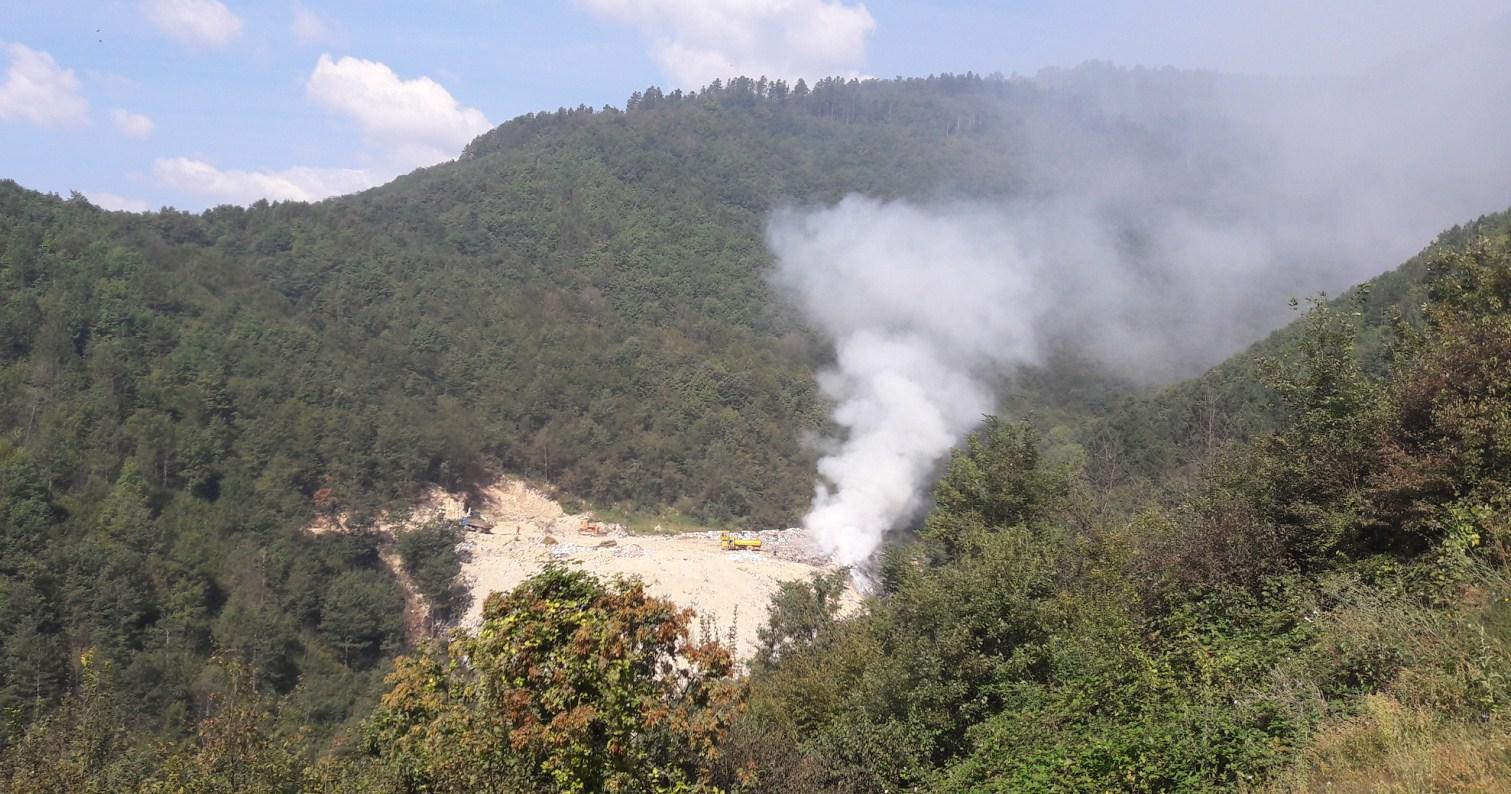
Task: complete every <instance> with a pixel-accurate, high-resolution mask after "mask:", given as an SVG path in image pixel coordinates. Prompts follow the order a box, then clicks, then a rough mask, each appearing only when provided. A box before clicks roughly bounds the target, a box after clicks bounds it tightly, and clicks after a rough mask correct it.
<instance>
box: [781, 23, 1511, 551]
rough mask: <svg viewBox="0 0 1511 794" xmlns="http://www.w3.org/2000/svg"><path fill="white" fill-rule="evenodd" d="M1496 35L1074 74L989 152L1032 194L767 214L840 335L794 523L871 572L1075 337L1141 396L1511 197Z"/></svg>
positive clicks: (788, 274)
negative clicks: (969, 445) (1349, 59)
mask: <svg viewBox="0 0 1511 794" xmlns="http://www.w3.org/2000/svg"><path fill="white" fill-rule="evenodd" d="M1497 39H1498V37H1497V36H1495V35H1493V31H1487V32H1485V33H1484V34H1483V35H1475V36H1469V37H1466V38H1460V39H1457V40H1455V41H1454V42H1452V44H1451V46H1448V45H1445V46H1443V47H1440V48H1438V49H1436V50H1433V51H1431V52H1423V53H1419V54H1418V55H1417V56H1414V57H1412V58H1409V59H1403V60H1399V61H1395V62H1391V63H1389V64H1386V65H1385V66H1382V67H1380V68H1378V69H1376V70H1374V71H1371V72H1369V73H1366V74H1364V75H1362V76H1359V77H1351V78H1336V79H1310V80H1301V79H1273V78H1245V77H1235V76H1226V75H1219V74H1213V73H1198V72H1179V73H1178V72H1172V71H1169V70H1163V71H1148V70H1121V69H1117V68H1114V67H1110V66H1102V65H1095V64H1093V65H1087V66H1083V67H1080V68H1077V69H1073V70H1047V71H1045V72H1042V73H1040V74H1039V75H1038V76H1037V77H1036V78H1035V79H1034V80H1033V81H1031V82H1032V83H1033V84H1034V85H1036V86H1038V87H1041V88H1042V89H1043V90H1045V91H1047V92H1050V93H1051V95H1053V96H1054V97H1055V101H1052V102H1049V103H1045V104H1043V105H1041V106H1038V107H1039V109H1038V110H1036V111H1031V112H1028V113H1026V114H1023V115H1020V116H1017V117H1014V118H1012V120H1011V122H1010V123H1009V124H1008V125H1007V126H1006V128H1005V129H1004V130H1002V131H1001V132H1000V136H1001V141H1000V145H1001V146H1002V147H1004V148H1009V149H1010V150H1011V151H1012V152H1013V153H1014V154H1015V156H1016V157H1017V158H1018V159H1019V160H1021V162H1022V165H1023V168H1024V171H1023V180H1022V184H1021V187H1020V188H1019V189H1018V190H1017V191H1015V192H1014V193H1012V194H1010V195H1006V196H1003V197H1001V198H993V199H985V200H983V199H980V198H975V199H970V200H962V199H958V198H952V197H949V196H942V197H940V198H938V199H934V200H926V201H882V200H877V199H874V198H870V197H866V196H851V197H849V198H846V199H845V200H843V201H841V202H839V203H837V204H835V205H833V206H821V207H799V208H789V209H786V210H783V211H780V212H778V213H776V214H775V215H774V216H773V218H772V221H771V223H770V226H769V229H768V243H769V245H770V246H771V248H772V251H773V253H774V254H775V256H776V259H777V262H778V265H777V271H776V274H775V277H774V280H775V281H776V283H777V284H779V285H780V286H781V287H783V288H785V289H786V290H787V291H788V292H789V294H791V295H792V296H793V297H794V298H795V300H796V301H797V302H798V304H799V305H800V306H801V307H802V308H803V310H804V311H805V313H806V315H807V316H808V318H809V319H810V321H811V322H812V323H813V325H814V326H815V327H817V328H818V329H819V330H821V331H822V332H823V333H824V334H825V335H826V336H827V337H828V338H829V339H830V340H831V341H832V342H833V343H834V346H835V351H836V362H835V364H834V366H833V367H831V368H830V369H828V370H827V371H826V372H825V373H824V374H823V376H822V378H821V381H820V383H821V387H822V389H823V391H824V393H825V395H826V396H827V397H828V398H829V399H831V400H832V401H833V402H834V404H835V409H834V413H833V419H834V421H835V422H836V423H837V424H838V425H839V426H840V427H841V428H843V429H844V435H843V437H842V438H841V439H838V440H836V442H835V444H834V446H833V447H832V448H831V449H829V451H828V454H826V455H825V457H824V458H823V459H822V460H821V461H820V464H819V474H820V483H819V485H818V489H817V495H816V497H815V501H814V506H813V510H812V512H811V513H810V514H809V516H808V519H807V522H808V524H809V525H810V526H811V527H812V528H814V529H816V530H818V531H819V532H820V533H821V535H822V537H824V538H826V539H827V542H828V544H829V546H830V547H831V548H832V549H833V550H834V551H835V552H836V554H837V556H838V558H839V559H840V560H842V561H844V562H846V563H849V564H859V563H862V562H864V561H865V560H866V559H868V558H869V556H870V555H871V553H872V552H874V551H875V549H876V548H877V547H878V546H879V544H880V542H881V539H882V538H883V536H884V535H885V534H886V533H887V532H888V531H890V530H893V529H896V528H897V527H899V526H901V525H903V524H905V523H906V522H907V521H908V520H909V519H911V518H913V517H914V516H915V515H916V514H917V513H918V511H919V510H920V509H921V508H922V507H923V506H924V504H925V491H926V488H927V484H928V483H929V481H930V479H931V477H932V475H933V473H934V472H935V471H936V468H937V466H938V464H939V462H940V461H941V460H942V459H943V457H944V456H945V455H946V454H947V453H948V451H949V450H950V449H951V448H952V447H953V446H954V445H955V444H956V443H958V441H959V440H960V439H961V438H962V437H963V436H964V434H965V433H966V432H968V431H969V430H970V429H971V428H972V427H974V426H975V425H976V423H977V422H979V421H980V419H981V417H982V415H983V414H985V413H989V412H991V411H992V410H993V408H994V400H993V395H992V388H993V384H994V382H995V381H996V380H997V379H999V378H1000V377H1002V376H1011V375H1012V373H1013V372H1014V371H1015V370H1017V369H1018V368H1021V367H1024V366H1032V365H1035V364H1038V363H1040V362H1041V361H1042V359H1043V356H1044V355H1045V354H1046V352H1048V351H1051V350H1056V349H1069V350H1071V351H1073V352H1075V353H1078V354H1082V355H1085V356H1088V357H1090V358H1091V359H1093V360H1095V361H1097V362H1099V363H1100V364H1101V365H1104V366H1105V367H1106V368H1107V369H1108V370H1109V371H1110V372H1112V373H1114V374H1116V375H1119V376H1123V377H1126V378H1129V379H1131V380H1133V381H1135V382H1140V383H1144V384H1153V383H1160V382H1166V381H1169V380H1172V379H1174V378H1177V377H1183V376H1189V375H1191V374H1194V373H1196V372H1199V371H1200V370H1202V369H1203V368H1205V367H1208V366H1211V365H1212V364H1214V363H1215V362H1217V361H1219V360H1220V359H1222V358H1223V357H1225V356H1227V355H1230V354H1232V353H1233V352H1235V351H1236V350H1238V349H1240V348H1241V347H1242V346H1243V345H1245V344H1247V343H1248V342H1250V341H1252V340H1253V339H1255V338H1257V337H1259V336H1262V335H1263V334H1264V333H1265V332H1266V331H1268V330H1270V329H1273V328H1275V327H1276V326H1278V325H1279V324H1280V323H1281V322H1283V321H1284V320H1285V318H1286V317H1287V314H1288V310H1287V298H1289V297H1304V296H1308V295H1313V294H1317V293H1319V292H1336V291H1338V290H1341V289H1343V288H1344V287H1346V286H1348V285H1350V284H1353V283H1356V282H1358V281H1360V280H1363V279H1365V278H1367V277H1369V276H1370V275H1372V274H1374V273H1377V272H1379V270H1380V269H1381V268H1382V267H1384V266H1385V265H1386V264H1388V263H1390V262H1395V261H1399V260H1401V259H1404V258H1405V257H1407V256H1409V255H1411V254H1412V253H1413V252H1415V251H1416V250H1418V249H1420V248H1421V247H1422V246H1423V245H1424V244H1425V243H1426V242H1427V241H1428V240H1430V239H1431V237H1432V235H1433V234H1434V233H1435V231H1436V230H1438V229H1440V228H1442V227H1443V226H1445V225H1448V224H1451V223H1452V222H1454V221H1455V220H1456V219H1461V218H1465V217H1473V216H1475V215H1477V214H1481V213H1484V212H1487V211H1491V210H1493V209H1496V208H1498V207H1501V206H1503V205H1505V204H1506V202H1507V200H1508V194H1507V192H1506V190H1505V186H1506V185H1508V184H1511V149H1508V148H1507V147H1506V146H1504V145H1503V142H1502V139H1503V137H1504V135H1505V132H1506V130H1508V129H1511V106H1508V105H1507V104H1506V103H1505V102H1504V101H1503V97H1505V96H1507V94H1508V89H1511V79H1508V75H1511V69H1508V66H1511V63H1508V60H1511V59H1508V57H1507V55H1506V54H1505V51H1504V49H1503V48H1502V47H1501V46H1499V44H1498V41H1497Z"/></svg>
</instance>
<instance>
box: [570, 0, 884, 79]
mask: <svg viewBox="0 0 1511 794" xmlns="http://www.w3.org/2000/svg"><path fill="white" fill-rule="evenodd" d="M579 2H581V3H582V4H583V5H585V6H587V7H588V8H589V9H590V10H592V11H593V12H595V13H597V14H599V15H601V16H604V17H608V18H610V19H615V20H618V21H620V22H624V23H627V24H630V25H633V26H634V27H636V28H638V29H639V30H641V31H642V32H643V33H645V34H646V35H649V36H651V37H652V38H653V43H652V45H651V55H652V57H654V58H655V60H656V63H657V65H659V66H660V67H661V69H662V71H664V72H666V74H667V76H668V77H670V78H671V79H672V80H674V81H676V82H677V83H678V84H679V85H683V86H688V87H697V86H701V85H705V84H707V83H709V82H711V81H712V80H714V79H715V78H721V79H722V78H728V77H734V76H739V75H744V76H748V77H759V76H762V75H764V76H766V77H772V78H777V77H782V78H789V79H790V78H797V77H807V78H809V79H812V78H816V77H827V76H831V75H846V76H848V75H855V74H857V73H858V72H857V70H858V69H859V68H860V67H861V65H862V64H863V62H864V61H865V57H866V36H867V35H869V34H870V33H871V31H872V30H873V29H875V27H876V20H874V19H872V18H871V12H870V11H868V10H866V6H865V4H864V3H853V4H852V3H850V2H848V1H847V0H579Z"/></svg>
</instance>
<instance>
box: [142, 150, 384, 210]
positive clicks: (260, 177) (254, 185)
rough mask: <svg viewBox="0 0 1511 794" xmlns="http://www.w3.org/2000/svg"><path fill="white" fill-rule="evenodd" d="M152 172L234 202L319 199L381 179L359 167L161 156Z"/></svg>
mask: <svg viewBox="0 0 1511 794" xmlns="http://www.w3.org/2000/svg"><path fill="white" fill-rule="evenodd" d="M152 174H153V176H155V177H156V178H157V180H158V181H159V182H161V183H163V184H165V185H167V186H169V187H172V188H175V189H178V190H182V191H184V192H187V193H193V194H195V195H198V196H205V197H207V198H211V199H215V200H218V201H224V202H227V203H231V204H250V203H252V202H254V201H256V200H258V199H262V198H265V199H268V200H271V201H318V200H320V199H323V198H327V197H329V196H337V195H340V194H342V193H352V192H355V191H358V190H363V189H365V188H369V187H372V186H373V185H375V184H377V183H378V182H379V181H380V180H379V179H378V178H377V177H376V176H375V175H374V174H373V173H371V172H370V171H366V170H362V169H356V168H310V167H306V166H295V167H293V168H285V169H282V170H279V171H266V170H260V171H238V170H234V169H231V170H221V169H219V168H216V167H215V166H213V165H211V164H209V163H207V162H204V161H203V160H195V159H192V158H188V157H167V158H160V159H158V160H157V161H156V162H154V163H153V164H152Z"/></svg>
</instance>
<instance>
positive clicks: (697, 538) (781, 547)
mask: <svg viewBox="0 0 1511 794" xmlns="http://www.w3.org/2000/svg"><path fill="white" fill-rule="evenodd" d="M469 509H470V510H473V511H476V512H477V513H478V514H479V515H481V517H482V518H484V519H485V520H486V521H487V522H488V523H491V524H492V525H493V528H492V531H491V532H486V533H485V532H467V533H466V537H465V539H464V540H463V542H462V543H461V544H460V546H459V550H460V551H462V552H463V554H462V559H463V563H462V577H463V579H464V580H465V582H466V584H467V586H468V589H469V590H470V591H471V593H472V605H471V607H470V609H469V610H468V612H467V614H466V615H465V616H464V617H463V618H462V620H461V625H462V626H463V627H464V628H467V629H473V628H476V626H477V625H478V624H479V623H480V622H481V620H482V608H483V600H484V599H485V598H487V596H488V594H490V593H493V592H497V591H504V590H510V589H512V588H514V587H515V586H516V585H518V584H519V583H520V582H522V581H524V580H525V579H526V578H528V577H529V576H531V575H532V574H534V573H536V572H538V571H539V570H540V569H541V568H542V567H543V566H545V565H546V564H547V563H550V562H559V563H562V564H565V565H570V566H580V567H581V568H582V569H583V570H586V571H589V572H591V573H594V574H597V575H599V576H604V577H613V576H638V577H639V578H640V579H641V580H642V581H644V582H645V585H646V589H648V590H649V591H650V592H651V593H652V594H654V595H658V596H661V597H663V598H667V599H670V600H671V601H673V602H674V603H676V604H678V605H680V606H684V607H690V608H692V609H693V610H694V611H695V612H697V613H698V616H699V618H700V619H701V620H704V621H708V622H709V623H711V626H710V628H711V629H712V630H713V632H714V634H715V636H716V637H717V638H719V639H720V640H721V641H722V640H726V639H727V637H728V634H729V632H730V630H731V628H732V629H733V631H734V636H735V653H736V655H737V656H738V657H739V658H741V659H748V658H749V657H750V655H751V654H752V653H753V652H754V650H755V647H756V629H757V628H758V627H760V626H762V625H764V624H765V622H766V613H767V608H768V606H769V604H770V601H771V596H772V595H773V594H774V593H776V591H777V588H778V586H780V585H781V583H782V582H787V581H793V580H798V579H806V578H808V577H809V576H811V575H812V574H813V573H815V572H817V571H821V570H832V566H830V565H828V564H827V562H825V561H824V559H823V558H822V556H821V555H820V554H819V553H818V550H817V548H816V546H815V545H814V543H813V541H812V539H811V538H810V537H809V536H808V534H807V533H806V532H805V531H804V530H801V529H786V530H768V531H764V532H760V533H758V534H757V535H754V536H756V537H760V538H761V541H762V549H761V550H760V551H724V550H722V549H720V547H719V533H718V532H717V531H708V532H689V533H683V534H676V535H629V534H628V533H627V532H625V530H624V529H623V528H622V527H618V526H615V525H608V526H605V527H604V529H603V534H584V533H583V532H581V531H580V530H581V527H582V523H583V521H584V520H585V519H588V518H590V516H589V515H587V514H579V515H568V514H567V513H566V511H564V510H563V509H562V507H561V505H560V504H559V503H558V502H556V501H555V500H553V499H551V498H550V497H549V496H547V495H546V494H544V493H542V492H540V491H538V490H536V489H534V488H532V487H530V486H529V485H528V484H526V483H524V482H521V481H519V480H510V479H500V480H498V481H497V482H495V483H494V484H492V485H490V486H488V487H486V488H483V489H481V490H480V491H479V492H477V493H475V494H473V495H471V496H464V495H461V494H451V493H447V492H445V491H443V490H441V489H440V488H434V487H432V488H430V489H428V490H427V491H426V492H425V493H424V494H423V495H422V497H421V498H420V499H419V500H417V501H416V503H415V505H414V508H413V509H412V511H411V514H410V515H409V516H407V517H405V518H404V519H403V520H394V521H386V522H382V523H380V525H379V527H378V531H379V532H380V533H381V534H382V535H384V536H386V537H389V538H391V537H392V535H393V534H394V533H396V532H403V531H404V530H406V529H408V528H410V527H414V526H419V525H420V524H421V523H423V522H425V521H428V520H430V519H431V518H434V517H435V516H438V515H439V516H441V517H443V518H446V519H448V520H457V519H459V518H461V517H462V516H464V515H466V513H467V511H468V510H469ZM342 530H344V525H343V524H342V523H341V521H340V520H339V519H319V520H317V521H316V522H314V523H313V524H311V526H310V527H309V531H311V532H315V533H319V532H329V531H342ZM385 545H387V544H385ZM390 557H392V558H393V559H392V560H390ZM384 561H385V562H388V563H389V564H390V567H391V568H393V569H395V573H396V574H398V575H400V579H401V581H405V580H407V577H405V576H403V572H402V570H400V568H399V566H398V565H397V557H396V556H395V555H392V554H386V555H384ZM406 590H409V591H411V595H410V599H411V600H413V599H414V598H418V595H417V594H412V588H410V587H406ZM852 598H853V600H854V601H856V602H858V600H859V596H858V595H854V596H852ZM406 611H407V612H408V613H409V614H408V615H407V616H406V617H407V619H406V624H412V630H414V629H417V628H419V626H420V625H423V624H424V623H426V622H427V621H426V620H425V617H424V616H425V615H427V614H428V612H429V610H428V609H425V608H424V604H422V603H421V604H413V603H411V604H410V605H409V608H408V609H407V610H406ZM699 630H700V629H699V628H697V627H695V628H694V632H695V636H696V634H697V632H698V631H699Z"/></svg>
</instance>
